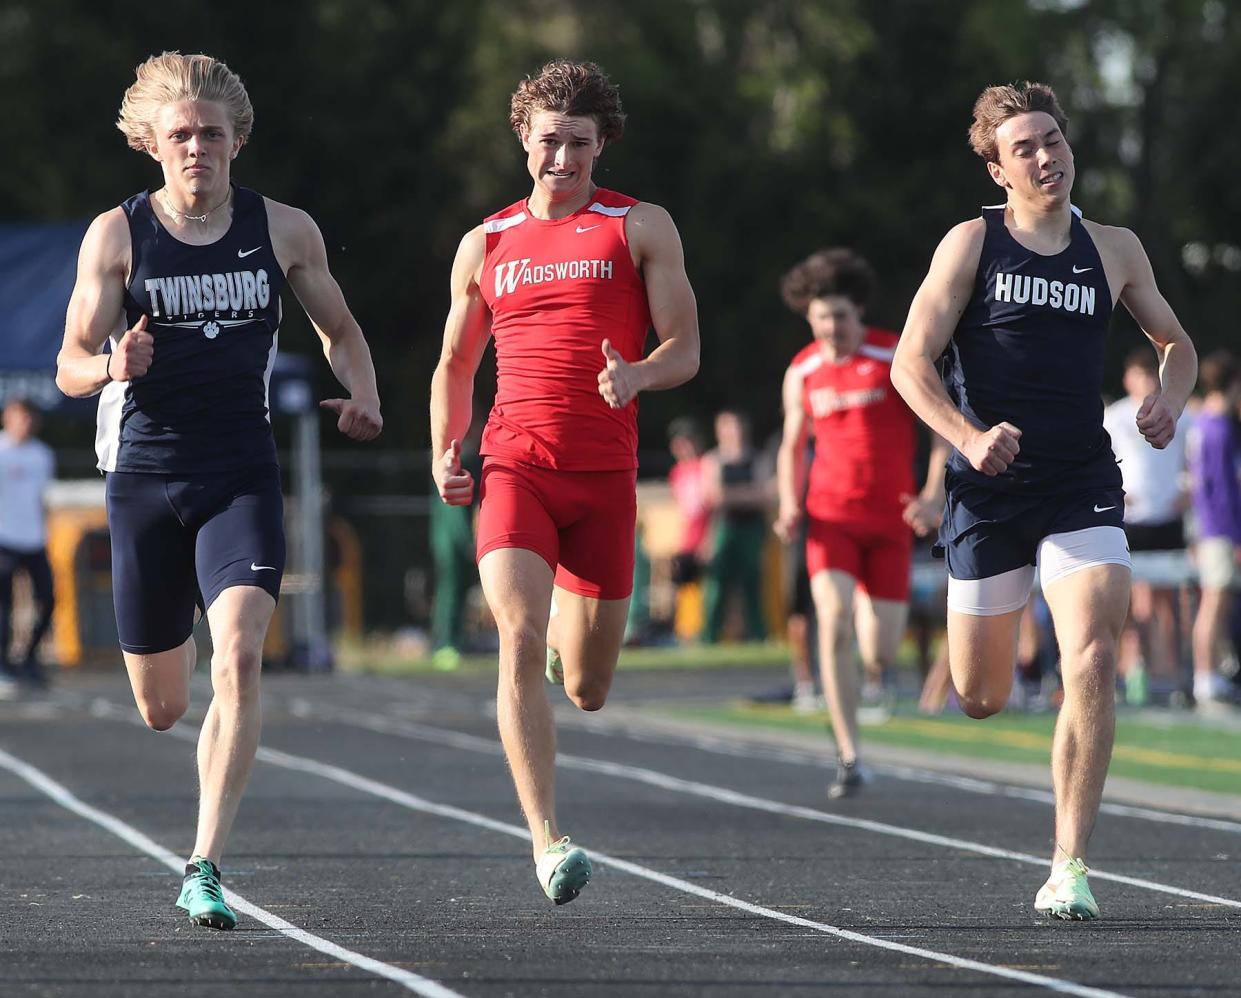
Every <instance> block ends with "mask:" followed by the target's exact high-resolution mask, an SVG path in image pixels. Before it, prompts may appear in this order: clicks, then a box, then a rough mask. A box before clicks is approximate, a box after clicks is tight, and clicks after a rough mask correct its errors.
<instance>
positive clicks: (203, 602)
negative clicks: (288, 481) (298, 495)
mask: <svg viewBox="0 0 1241 998" xmlns="http://www.w3.org/2000/svg"><path fill="white" fill-rule="evenodd" d="M107 508H108V529H109V531H110V533H111V535H112V601H113V604H114V605H115V609H116V629H117V634H118V635H119V637H120V643H121V647H122V648H123V649H124V650H125V651H127V652H133V653H135V654H140V655H152V654H155V653H156V652H161V651H167V650H168V649H170V648H176V647H177V646H179V645H181V644H183V643H184V642H185V640H186V638H188V637H189V636H190V633H191V631H193V629H194V607H195V605H197V606H198V607H199V608H200V609H201V610H202V611H203V612H204V613H205V612H206V611H207V609H208V608H209V607H210V606H211V604H212V603H214V602H215V599H216V597H217V596H219V595H220V593H222V592H223V591H224V590H225V589H229V588H231V587H232V586H257V587H259V588H260V589H263V590H265V591H266V592H268V593H270V594H271V597H272V598H273V599H277V598H278V597H279V593H280V580H281V577H282V576H283V575H284V558H285V542H284V497H283V495H282V493H281V488H280V469H279V468H278V467H276V466H275V465H258V466H252V467H249V468H239V469H237V470H236V471H232V472H228V473H222V474H210V475H189V476H177V477H174V476H170V475H151V474H138V473H133V472H124V471H113V472H109V473H108V477H107Z"/></svg>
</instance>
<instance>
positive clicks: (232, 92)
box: [116, 52, 254, 152]
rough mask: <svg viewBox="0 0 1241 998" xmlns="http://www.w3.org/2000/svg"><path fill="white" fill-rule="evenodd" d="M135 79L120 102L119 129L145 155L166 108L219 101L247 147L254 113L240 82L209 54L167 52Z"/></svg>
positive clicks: (152, 60)
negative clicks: (196, 102)
mask: <svg viewBox="0 0 1241 998" xmlns="http://www.w3.org/2000/svg"><path fill="white" fill-rule="evenodd" d="M135 73H136V75H137V77H138V78H137V80H136V81H135V82H134V83H133V85H132V86H130V88H129V89H128V90H126V91H125V96H124V98H122V100H121V112H120V116H119V117H118V118H117V119H116V127H117V128H119V129H120V130H121V131H122V132H124V133H125V138H126V139H128V140H129V145H130V148H132V149H137V150H138V151H139V152H145V151H146V150H147V149H148V148H150V146H151V145H152V144H153V143H154V141H155V120H156V118H157V117H158V116H159V110H160V108H162V107H163V106H164V105H165V104H175V103H177V102H178V101H186V100H192V101H215V102H217V103H219V104H223V105H224V108H225V110H227V111H228V114H229V117H230V118H232V121H233V135H234V137H235V138H239V139H241V141H242V142H245V141H246V139H248V138H249V137H250V129H251V128H253V127H254V108H253V106H251V104H250V95H249V94H247V93H246V87H245V84H243V83H242V82H241V77H239V76H238V75H237V74H236V73H234V72H233V71H232V70H231V69H229V68H228V67H227V66H226V65H224V63H222V62H220V61H219V60H218V59H213V58H211V56H209V55H182V54H181V53H180V52H164V53H162V54H161V55H153V56H151V58H149V59H148V60H147V61H146V62H144V63H142V65H140V66H138V67H137V69H136V70H135Z"/></svg>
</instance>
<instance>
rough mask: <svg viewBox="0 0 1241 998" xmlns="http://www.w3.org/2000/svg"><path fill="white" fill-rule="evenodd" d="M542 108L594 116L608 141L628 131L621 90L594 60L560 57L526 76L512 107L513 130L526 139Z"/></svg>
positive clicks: (602, 137) (518, 86)
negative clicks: (575, 60) (570, 59)
mask: <svg viewBox="0 0 1241 998" xmlns="http://www.w3.org/2000/svg"><path fill="white" fill-rule="evenodd" d="M540 111H555V112H556V113H557V114H566V115H570V116H572V117H582V118H587V117H589V118H594V119H595V124H596V125H598V126H599V137H600V138H601V139H605V140H607V141H608V142H612V141H615V140H616V139H619V138H620V137H621V134H622V133H623V132H624V131H625V112H624V110H623V109H622V108H621V100H620V90H619V89H618V88H617V86H616V84H615V83H613V82H612V81H611V80H609V79H608V76H607V73H605V72H604V71H603V70H602V69H600V68H599V67H598V66H597V65H595V63H593V62H570V61H569V60H568V59H557V60H555V61H553V62H549V63H548V64H547V65H546V66H544V67H543V68H542V69H541V70H539V75H538V76H535V77H529V76H527V77H526V78H525V79H524V80H522V81H521V83H519V84H518V85H517V91H516V93H514V94H513V99H512V102H511V104H510V108H509V118H508V120H509V124H510V125H512V126H513V131H515V132H516V133H517V135H518V136H519V137H520V138H522V139H524V138H525V137H526V135H527V134H528V133H529V131H530V121H531V119H533V118H534V116H535V115H536V114H538V113H539V112H540Z"/></svg>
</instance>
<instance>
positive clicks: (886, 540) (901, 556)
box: [806, 516, 914, 603]
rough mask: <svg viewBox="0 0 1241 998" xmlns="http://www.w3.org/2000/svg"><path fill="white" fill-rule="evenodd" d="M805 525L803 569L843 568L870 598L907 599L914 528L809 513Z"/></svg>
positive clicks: (816, 572)
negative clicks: (880, 524) (862, 524)
mask: <svg viewBox="0 0 1241 998" xmlns="http://www.w3.org/2000/svg"><path fill="white" fill-rule="evenodd" d="M806 526H807V529H806V571H807V572H808V573H809V574H810V577H811V578H814V576H815V575H817V574H818V573H819V572H823V571H833V572H844V573H845V574H847V575H852V576H853V577H854V578H855V579H857V582H858V585H859V586H861V588H862V589H863V590H864V591H865V592H866V593H867V595H869V596H870V597H871V599H886V600H895V601H896V602H898V603H908V602H909V582H910V571H911V569H912V566H913V549H914V538H913V531H911V530H910V529H909V527H907V526H906V525H905V524H904V523H896V524H893V525H891V526H889V527H886V528H879V527H873V526H861V525H858V524H854V523H849V522H848V521H844V520H820V519H818V518H817V517H813V516H812V517H810V519H809V522H808V523H807V525H806Z"/></svg>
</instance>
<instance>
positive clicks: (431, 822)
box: [0, 670, 1241, 998]
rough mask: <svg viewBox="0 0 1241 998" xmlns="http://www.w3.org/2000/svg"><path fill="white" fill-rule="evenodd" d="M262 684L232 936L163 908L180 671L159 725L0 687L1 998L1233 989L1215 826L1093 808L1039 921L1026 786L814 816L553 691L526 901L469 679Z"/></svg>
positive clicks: (1038, 849) (622, 688) (499, 781)
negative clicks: (1089, 899)
mask: <svg viewBox="0 0 1241 998" xmlns="http://www.w3.org/2000/svg"><path fill="white" fill-rule="evenodd" d="M770 676H771V674H770V672H767V673H749V672H746V671H744V670H739V671H729V672H727V673H721V672H718V671H714V672H705V673H698V674H694V673H675V674H652V673H635V674H629V675H626V674H624V673H622V674H621V675H620V677H619V678H618V683H617V690H616V693H615V694H614V698H615V699H616V700H619V701H622V702H623V701H626V700H628V701H630V703H631V706H632V705H633V704H637V703H643V702H650V701H652V700H655V699H657V698H665V699H667V698H677V697H687V698H696V699H702V698H721V699H722V698H727V697H729V696H731V695H735V694H739V693H744V692H746V691H749V690H753V689H756V688H758V687H761V686H762V685H764V684H766V683H768V682H770ZM264 684H265V692H264V698H265V727H264V731H263V745H264V749H263V754H262V755H261V757H260V760H259V762H258V763H257V764H256V767H255V771H254V775H253V778H252V780H251V783H250V787H249V790H248V792H247V796H246V800H245V803H244V804H243V806H242V810H241V814H240V816H239V818H238V821H237V825H236V827H235V829H234V833H233V839H232V842H231V846H230V852H229V854H228V855H227V856H226V857H225V862H224V869H225V885H226V887H228V888H230V889H231V890H232V891H234V892H236V894H238V895H240V897H241V899H243V900H242V901H240V902H238V903H239V904H240V905H241V906H242V908H243V910H242V913H241V921H240V924H239V925H238V927H237V929H236V930H235V931H233V932H215V931H212V930H208V929H202V928H198V927H196V926H192V925H190V924H189V923H188V922H187V921H186V920H185V919H184V917H183V916H182V914H181V912H180V911H179V910H177V909H175V908H174V907H173V902H174V901H175V898H176V894H177V890H178V887H179V875H178V874H177V873H176V872H174V867H178V866H180V865H181V863H183V861H184V857H185V850H186V849H188V848H189V847H190V846H191V845H192V832H193V821H194V809H195V801H196V779H195V776H194V771H193V758H194V747H193V736H194V733H195V731H196V729H197V725H198V723H199V721H200V720H201V716H202V710H203V709H204V708H205V706H206V704H207V701H208V695H209V690H208V687H207V686H206V684H205V681H204V680H202V679H201V678H198V679H196V686H195V703H194V705H193V707H192V708H191V713H190V715H189V716H187V717H186V718H185V719H184V720H183V721H182V722H181V724H179V725H178V727H177V729H174V731H173V732H170V733H165V734H158V735H157V734H155V733H153V732H150V731H148V730H146V729H145V728H143V727H142V726H140V725H139V724H138V723H136V713H135V711H134V710H133V706H132V702H131V701H130V698H129V692H128V686H127V684H126V683H125V681H124V678H123V676H121V675H101V674H94V675H87V676H82V677H75V678H74V679H72V680H69V681H65V682H63V683H62V684H60V686H59V687H58V688H57V689H56V690H55V691H54V692H53V693H52V694H50V695H49V696H47V697H46V698H43V699H40V700H38V701H30V700H27V701H23V702H17V703H6V704H0V897H2V898H3V906H4V908H3V915H2V921H0V995H3V996H4V998H9V996H34V995H38V996H52V995H56V996H59V995H65V996H70V995H71V996H88V995H89V996H91V998H104V996H120V995H125V996H129V995H142V996H146V995H149V996H152V998H154V996H160V998H164V996H170V995H172V996H177V998H190V996H197V995H203V996H206V995H211V996H218V995H222V994H227V995H242V996H260V995H261V996H288V998H294V996H297V998H302V996H319V995H322V996H325V998H337V996H352V995H368V996H369V995H388V994H391V995H397V994H408V993H413V994H421V995H428V996H441V998H447V996H451V995H463V996H469V998H473V996H478V998H484V996H486V998H499V996H505V995H514V996H526V995H549V996H550V995H554V996H566V998H567V996H583V995H586V996H593V995H599V996H608V998H610V996H618V998H619V996H643V998H645V996H651V998H656V996H658V998H663V996H691V995H692V996H725V998H728V996H738V998H739V996H783V995H794V996H796V995H855V994H863V995H868V996H871V995H873V996H886V995H893V996H896V995H901V996H908V995H936V996H944V995H1010V994H1011V995H1018V994H1025V995H1029V994H1079V995H1102V994H1125V995H1144V996H1145V995H1151V996H1154V995H1198V994H1202V995H1224V994H1239V993H1241V932H1239V930H1241V862H1238V859H1239V858H1241V823H1236V822H1231V821H1214V822H1212V821H1209V820H1202V819H1200V818H1196V817H1195V818H1188V817H1187V818H1185V819H1183V820H1177V819H1169V820H1159V815H1155V814H1150V813H1145V814H1142V813H1138V814H1135V815H1132V816H1130V815H1126V814H1124V813H1109V814H1105V815H1103V816H1102V817H1101V819H1100V822H1099V826H1098V829H1097V831H1096V833H1095V838H1094V842H1093V845H1092V850H1091V856H1090V863H1091V866H1092V867H1093V868H1095V870H1096V871H1098V872H1097V873H1096V875H1095V876H1093V877H1092V884H1093V886H1094V890H1095V894H1096V896H1097V897H1098V899H1099V902H1100V905H1101V907H1102V909H1103V915H1104V918H1103V920H1101V921H1099V922H1097V923H1059V922H1049V921H1047V920H1045V919H1042V918H1040V917H1038V916H1036V915H1035V913H1034V911H1033V907H1032V902H1033V898H1034V893H1035V891H1036V889H1037V888H1038V886H1039V885H1040V883H1041V882H1042V880H1043V878H1044V876H1045V869H1044V867H1043V866H1042V865H1041V864H1039V863H1038V862H1037V861H1038V860H1040V859H1042V858H1043V857H1045V856H1046V855H1047V854H1048V851H1049V836H1050V827H1051V825H1050V822H1051V810H1050V807H1049V806H1048V805H1047V803H1045V802H1044V801H1042V800H1038V799H1026V797H1025V796H1023V795H1022V794H1020V793H1017V794H1005V793H1004V792H1003V790H1004V788H1002V787H1000V788H992V789H991V791H990V792H988V791H987V789H986V788H985V787H982V786H980V785H975V786H968V787H967V786H966V784H964V783H963V784H962V786H961V787H957V786H953V785H951V781H945V780H943V779H942V778H940V779H934V778H929V777H928V778H922V777H920V776H919V775H918V773H916V772H912V771H911V772H907V773H906V774H905V775H903V776H897V775H893V774H892V773H887V774H886V775H881V776H880V778H879V779H878V780H876V782H875V783H874V784H872V785H871V786H870V787H868V788H867V791H866V793H865V794H864V795H863V796H861V797H858V798H856V799H853V800H849V801H844V802H831V803H829V802H828V800H827V798H826V795H825V793H824V788H825V784H826V782H827V778H828V763H827V760H823V762H822V764H821V765H815V764H814V759H813V756H809V755H808V756H806V757H805V758H803V759H798V758H797V757H796V754H795V753H784V754H781V753H772V752H770V751H768V752H764V751H762V750H761V749H759V748H757V747H750V746H748V745H747V743H746V742H744V741H742V740H740V736H738V738H737V739H734V740H730V741H728V742H726V743H724V744H716V745H710V744H705V743H703V742H702V741H701V739H699V740H695V739H693V738H690V737H685V738H681V737H678V736H676V735H675V734H668V733H666V732H665V733H654V732H652V731H646V732H644V731H643V729H642V726H641V724H640V723H630V722H629V721H627V722H626V724H625V725H624V726H622V727H617V726H615V725H605V723H604V722H606V720H607V717H608V712H607V710H606V709H605V710H604V712H602V713H601V714H599V715H591V716H587V715H582V714H579V713H577V712H576V711H573V710H572V708H571V707H569V705H568V704H567V702H565V701H564V700H563V697H562V696H559V695H558V696H557V697H556V702H557V704H558V706H557V711H558V717H559V718H560V719H561V721H562V723H561V727H560V751H561V754H562V765H561V767H560V769H559V771H558V792H559V800H560V804H559V813H560V820H561V825H562V828H563V830H564V831H566V832H568V833H569V834H571V835H572V836H573V837H574V839H575V841H579V842H580V843H581V844H583V845H584V846H585V847H586V848H587V849H588V850H589V851H590V852H591V853H592V855H593V856H594V858H595V878H594V880H593V882H592V883H591V884H590V886H589V887H588V888H587V890H586V892H585V893H583V895H582V897H581V898H579V899H578V900H577V901H575V902H573V903H572V904H570V905H567V906H565V907H561V908H556V907H554V906H552V905H551V903H550V902H548V901H547V900H546V899H545V898H544V897H543V895H542V893H541V891H540V890H539V888H538V887H537V885H536V883H535V881H534V878H533V864H532V861H531V859H530V856H529V843H528V841H526V840H525V839H524V835H525V832H524V829H523V827H522V822H521V820H520V817H519V814H518V811H517V807H516V804H515V802H514V797H513V791H512V787H511V784H510V781H509V776H508V773H507V770H506V768H505V764H504V761H503V758H502V756H501V755H500V754H499V750H498V743H497V740H496V735H495V722H494V706H493V703H492V699H493V693H492V689H491V679H490V678H489V677H485V676H478V675H469V676H456V675H436V676H433V677H425V678H417V679H408V680H396V679H382V678H375V677H361V676H325V677H304V676H302V677H292V676H281V675H273V676H267V677H265V679H264ZM553 692H554V693H555V694H560V691H559V690H555V691H553ZM625 716H626V718H629V717H631V716H632V715H631V714H630V713H629V711H626V714H625ZM178 731H179V734H178ZM910 763H911V765H913V766H915V767H916V764H917V760H916V758H911V759H910ZM1035 796H1037V795H1035ZM1100 874H1102V875H1103V877H1109V876H1110V877H1114V878H1116V879H1102V878H1101V877H1100ZM252 906H257V908H255V907H252Z"/></svg>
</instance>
